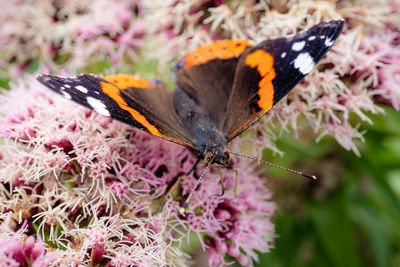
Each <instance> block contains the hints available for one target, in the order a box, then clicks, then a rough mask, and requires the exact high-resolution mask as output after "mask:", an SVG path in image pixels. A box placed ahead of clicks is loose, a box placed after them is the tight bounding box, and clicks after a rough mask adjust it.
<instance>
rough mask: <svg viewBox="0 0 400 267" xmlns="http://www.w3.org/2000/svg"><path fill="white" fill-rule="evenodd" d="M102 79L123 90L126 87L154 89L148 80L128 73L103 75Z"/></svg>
mask: <svg viewBox="0 0 400 267" xmlns="http://www.w3.org/2000/svg"><path fill="white" fill-rule="evenodd" d="M103 79H104V80H106V81H108V82H110V83H113V84H115V85H116V86H118V87H119V88H120V89H121V90H124V89H126V88H128V87H135V88H142V89H154V88H155V86H154V84H151V83H150V82H149V81H148V80H145V79H140V78H135V77H133V76H130V75H125V74H118V75H112V76H107V77H103Z"/></svg>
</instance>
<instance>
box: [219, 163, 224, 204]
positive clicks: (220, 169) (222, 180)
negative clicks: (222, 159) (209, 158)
mask: <svg viewBox="0 0 400 267" xmlns="http://www.w3.org/2000/svg"><path fill="white" fill-rule="evenodd" d="M218 170H219V176H220V178H221V187H222V192H221V195H220V196H221V197H222V196H223V195H224V194H225V186H224V177H222V168H221V167H218Z"/></svg>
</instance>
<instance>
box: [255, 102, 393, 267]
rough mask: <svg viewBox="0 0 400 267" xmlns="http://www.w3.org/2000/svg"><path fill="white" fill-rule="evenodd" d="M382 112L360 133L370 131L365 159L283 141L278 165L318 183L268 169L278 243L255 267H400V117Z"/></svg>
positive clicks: (327, 142) (326, 143)
mask: <svg viewBox="0 0 400 267" xmlns="http://www.w3.org/2000/svg"><path fill="white" fill-rule="evenodd" d="M385 112H386V114H385V115H379V116H374V115H371V114H369V116H370V117H371V118H372V119H373V122H374V123H373V125H368V124H363V125H362V126H361V127H362V128H364V129H367V130H368V131H367V133H366V134H365V136H364V137H365V140H366V141H365V143H360V144H358V147H359V148H360V152H361V155H362V156H361V157H360V158H359V157H357V156H355V155H354V154H353V153H352V152H347V151H345V150H344V149H343V148H341V147H340V146H339V145H338V144H337V143H336V142H335V141H334V140H333V139H330V138H324V139H323V140H322V142H321V143H319V144H316V143H314V142H301V141H300V142H299V140H296V139H294V138H293V137H292V136H290V135H287V134H286V135H284V136H283V137H282V138H281V139H280V140H279V142H278V146H279V147H280V148H281V149H282V150H283V151H285V153H286V154H285V157H284V158H283V159H282V160H280V161H281V162H280V163H281V164H283V165H284V166H292V167H294V168H296V169H300V170H304V169H305V170H307V171H309V172H310V173H313V174H317V175H318V176H319V180H317V181H315V182H309V181H304V180H300V179H301V178H298V177H287V176H289V175H285V174H282V173H279V170H273V169H268V170H267V172H268V173H269V174H270V175H269V176H270V177H274V176H276V177H275V179H274V178H270V179H269V181H268V182H267V184H268V186H269V188H271V190H272V191H273V192H274V195H275V196H274V199H275V201H276V202H277V203H278V210H277V213H276V217H275V225H276V231H277V235H278V237H277V238H276V239H275V246H276V247H275V249H273V250H272V252H271V253H268V254H263V255H260V262H259V264H257V265H256V266H299V267H300V266H338V267H342V266H343V267H347V266H353V267H354V266H400V201H399V200H400V199H399V197H400V164H399V163H400V134H399V133H400V113H399V112H396V111H395V110H393V109H392V108H385ZM265 158H267V159H270V160H274V161H278V159H276V158H275V159H273V157H272V155H271V154H270V153H266V155H265ZM281 177H287V178H284V179H283V180H282V178H281ZM279 179H280V180H279Z"/></svg>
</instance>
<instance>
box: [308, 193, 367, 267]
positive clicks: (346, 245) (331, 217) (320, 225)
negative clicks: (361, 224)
mask: <svg viewBox="0 0 400 267" xmlns="http://www.w3.org/2000/svg"><path fill="white" fill-rule="evenodd" d="M308 209H309V212H310V215H311V221H312V223H313V224H314V227H315V231H316V233H317V235H318V238H319V242H320V243H321V244H320V245H321V246H322V248H323V250H324V251H325V252H326V253H327V255H328V257H329V260H330V262H331V264H332V266H336V267H348V266H352V267H357V266H361V262H360V259H359V256H358V253H357V250H356V245H355V240H354V234H353V229H352V225H351V222H350V219H349V216H348V214H347V212H346V204H345V201H344V200H343V197H342V196H338V197H335V198H332V199H330V200H329V201H328V202H326V203H310V204H309V205H308Z"/></svg>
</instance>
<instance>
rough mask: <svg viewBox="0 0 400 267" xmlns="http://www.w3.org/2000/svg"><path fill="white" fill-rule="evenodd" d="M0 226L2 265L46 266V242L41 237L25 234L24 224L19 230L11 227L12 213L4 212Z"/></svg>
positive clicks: (0, 261) (15, 266)
mask: <svg viewBox="0 0 400 267" xmlns="http://www.w3.org/2000/svg"><path fill="white" fill-rule="evenodd" d="M3 219H4V221H3V223H2V225H1V226H0V263H1V265H2V266H10V267H18V266H32V267H42V266H45V264H46V263H45V257H44V254H45V244H44V243H43V242H42V241H41V239H40V238H39V239H37V240H35V238H34V237H33V236H28V235H26V234H24V233H23V232H24V227H25V226H24V225H22V226H20V227H21V228H20V229H19V230H17V231H14V230H12V229H11V227H10V224H12V223H13V222H12V221H11V216H10V213H8V214H3Z"/></svg>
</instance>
